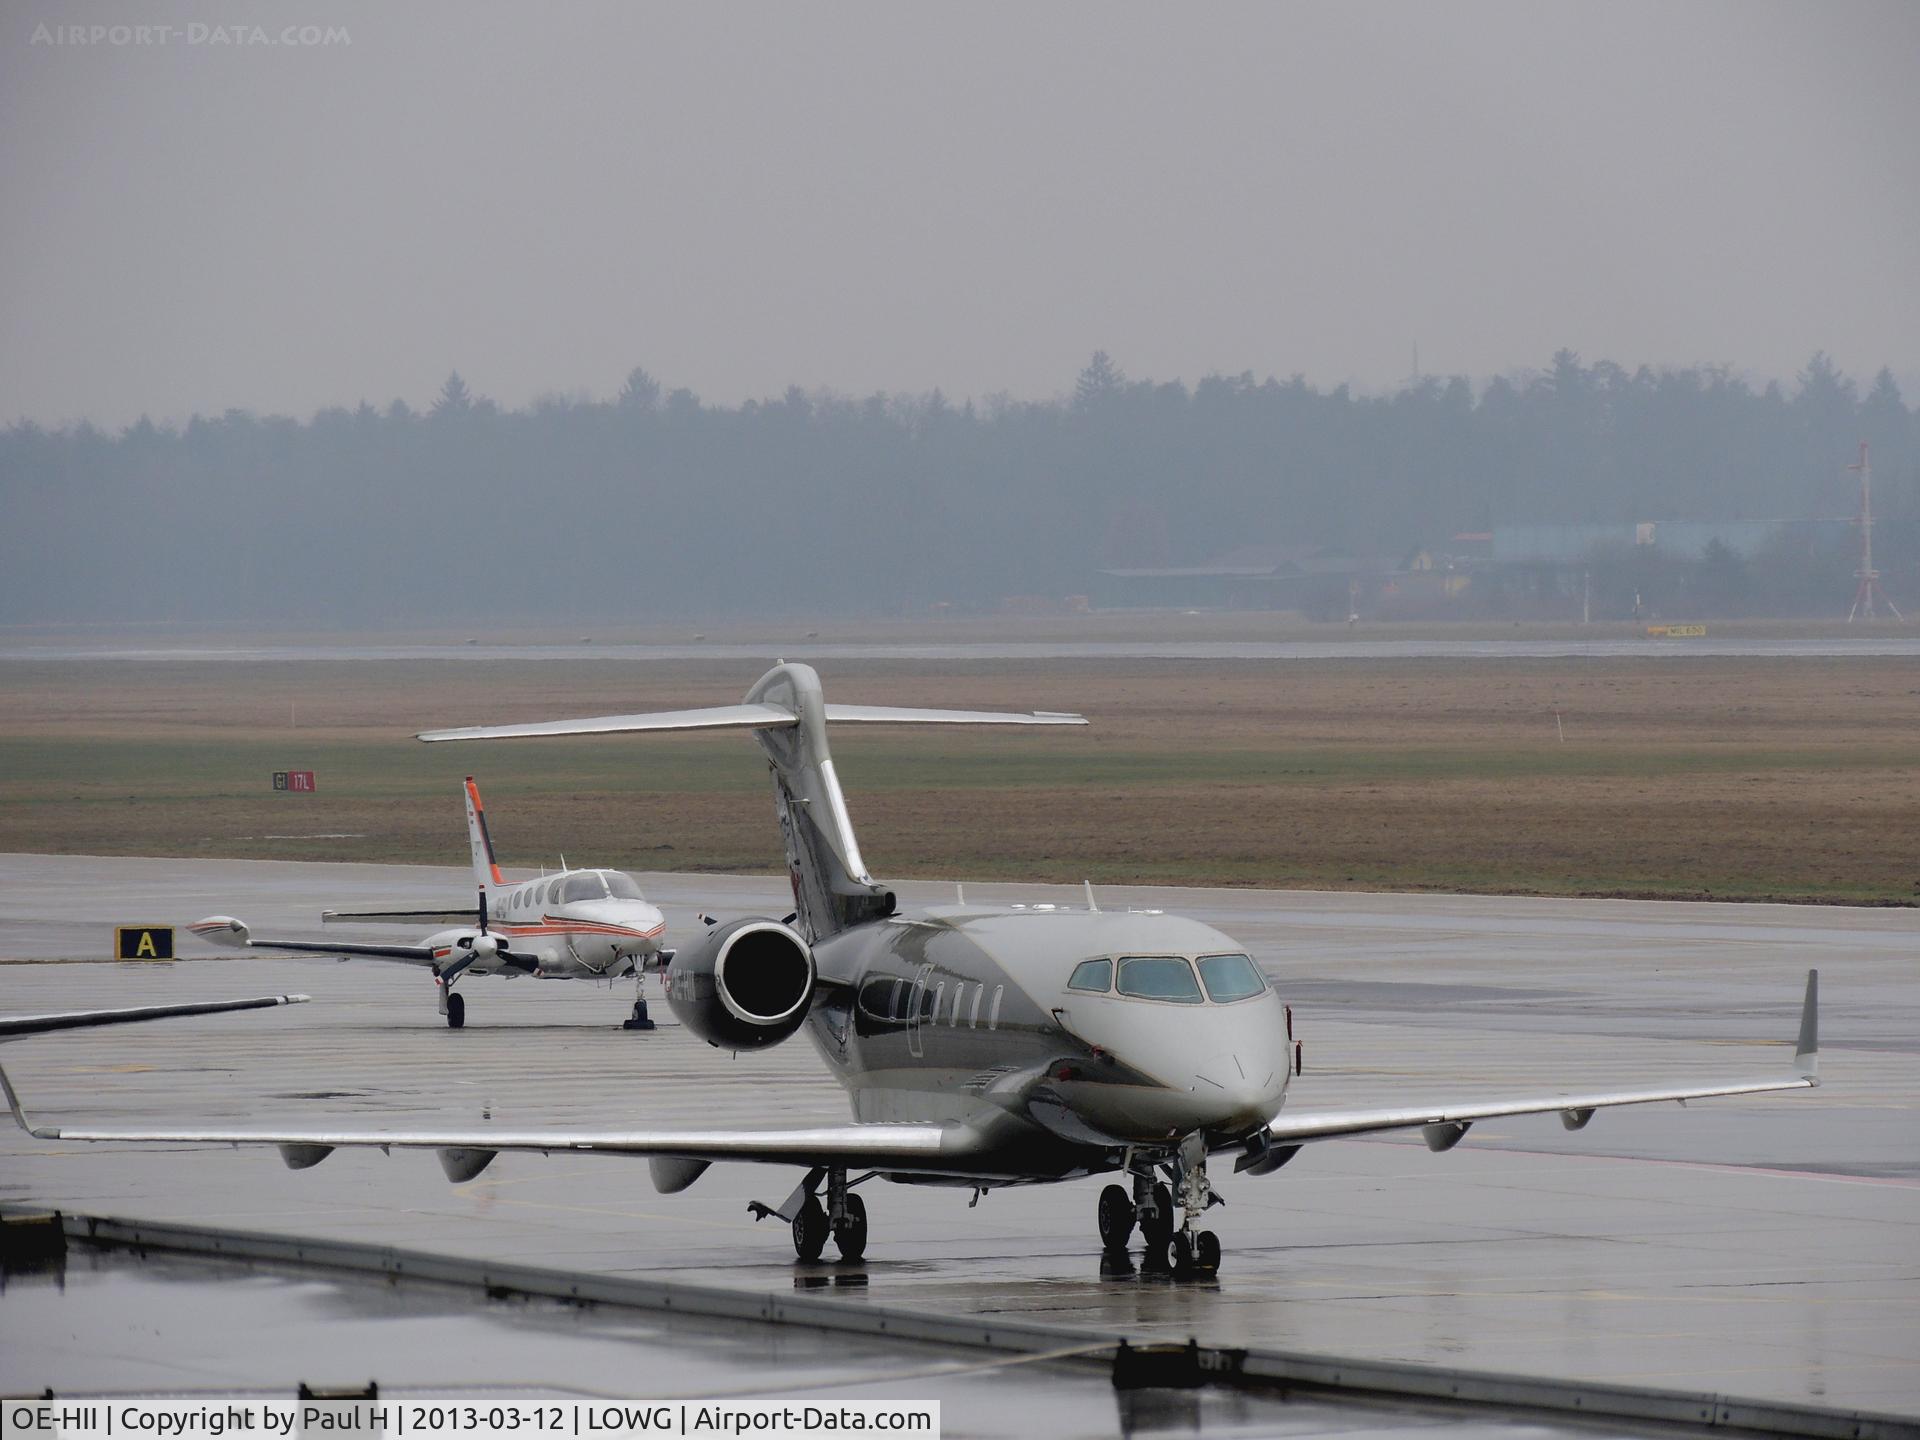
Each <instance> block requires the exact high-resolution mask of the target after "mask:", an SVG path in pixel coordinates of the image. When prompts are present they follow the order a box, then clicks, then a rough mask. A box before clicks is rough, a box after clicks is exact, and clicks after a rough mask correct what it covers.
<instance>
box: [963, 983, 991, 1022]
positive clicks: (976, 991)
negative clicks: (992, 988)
mask: <svg viewBox="0 0 1920 1440" xmlns="http://www.w3.org/2000/svg"><path fill="white" fill-rule="evenodd" d="M986 993H987V987H986V986H984V985H976V986H974V987H973V1009H972V1010H971V1011H970V1012H968V1015H967V1028H968V1029H969V1030H978V1029H979V1028H980V1000H981V997H983V996H984V995H985V994H986Z"/></svg>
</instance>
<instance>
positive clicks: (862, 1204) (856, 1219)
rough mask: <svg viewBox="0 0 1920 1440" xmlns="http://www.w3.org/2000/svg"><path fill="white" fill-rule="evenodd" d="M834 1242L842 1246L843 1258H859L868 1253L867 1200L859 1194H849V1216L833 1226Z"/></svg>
mask: <svg viewBox="0 0 1920 1440" xmlns="http://www.w3.org/2000/svg"><path fill="white" fill-rule="evenodd" d="M833 1243H834V1244H835V1245H837V1246H839V1247H840V1258H841V1259H842V1260H858V1259H859V1258H860V1257H861V1256H862V1255H864V1254H866V1253H867V1202H866V1201H864V1200H862V1199H861V1198H860V1197H859V1196H858V1195H849V1196H847V1218H846V1219H844V1220H842V1221H841V1222H840V1223H839V1224H838V1225H836V1226H834V1227H833Z"/></svg>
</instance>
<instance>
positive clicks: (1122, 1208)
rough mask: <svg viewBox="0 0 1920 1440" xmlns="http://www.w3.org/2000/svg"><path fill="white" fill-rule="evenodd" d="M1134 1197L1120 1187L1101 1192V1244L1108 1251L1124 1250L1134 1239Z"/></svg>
mask: <svg viewBox="0 0 1920 1440" xmlns="http://www.w3.org/2000/svg"><path fill="white" fill-rule="evenodd" d="M1133 1222H1134V1214H1133V1196H1131V1195H1129V1194H1128V1193H1127V1192H1126V1190H1125V1189H1124V1188H1123V1187H1121V1186H1119V1185H1109V1186H1107V1188H1106V1189H1104V1190H1102V1191H1101V1192H1100V1243H1101V1244H1102V1245H1103V1246H1105V1247H1106V1248H1107V1249H1108V1250H1124V1249H1126V1248H1127V1241H1129V1240H1131V1239H1132V1238H1133Z"/></svg>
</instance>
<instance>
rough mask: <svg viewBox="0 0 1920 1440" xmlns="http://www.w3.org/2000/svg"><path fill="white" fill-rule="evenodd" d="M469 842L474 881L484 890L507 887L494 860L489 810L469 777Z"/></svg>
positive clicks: (478, 788)
mask: <svg viewBox="0 0 1920 1440" xmlns="http://www.w3.org/2000/svg"><path fill="white" fill-rule="evenodd" d="M467 842H468V844H470V845H471V846H472V847H473V879H474V883H475V884H476V885H478V886H479V887H480V888H481V889H482V890H486V889H488V888H489V887H491V886H495V885H505V884H506V883H507V882H506V880H505V879H504V878H503V877H502V876H501V874H500V865H499V862H498V861H496V860H495V859H494V858H493V835H492V833H491V832H490V831H489V830H488V829H487V808H486V806H484V805H482V804H481V803H480V787H479V786H478V785H476V784H474V781H473V776H471V775H469V776H467Z"/></svg>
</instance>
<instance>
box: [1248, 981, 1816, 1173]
mask: <svg viewBox="0 0 1920 1440" xmlns="http://www.w3.org/2000/svg"><path fill="white" fill-rule="evenodd" d="M1819 1062H1820V972H1819V971H1818V970H1809V971H1808V972H1807V991H1806V998H1805V999H1804V1000H1803V1001H1802V1002H1801V1006H1800V1031H1799V1035H1798V1037H1797V1039H1796V1042H1795V1045H1794V1056H1793V1069H1792V1070H1791V1071H1790V1072H1789V1073H1787V1074H1785V1075H1772V1076H1753V1077H1746V1078H1737V1079H1725V1080H1710V1081H1705V1082H1703V1083H1700V1084H1695V1085H1676V1086H1654V1087H1648V1088H1646V1089H1632V1090H1602V1091H1594V1092H1590V1093H1587V1094H1579V1093H1575V1094H1560V1095H1547V1094H1533V1095H1516V1096H1491V1097H1481V1098H1478V1099H1469V1100H1461V1101H1446V1100H1440V1101H1433V1102H1427V1103H1423V1104H1413V1105H1400V1106H1392V1107H1382V1108H1379V1109H1351V1110H1301V1111H1287V1110H1283V1111H1282V1112H1281V1113H1280V1114H1279V1115H1277V1116H1275V1117H1274V1119H1273V1120H1272V1121H1271V1122H1270V1123H1269V1124H1268V1126H1267V1131H1266V1135H1265V1137H1264V1138H1265V1140H1266V1143H1267V1144H1268V1145H1269V1146H1296V1145H1303V1144H1306V1143H1308V1142H1309V1141H1313V1140H1339V1139H1343V1138H1347V1137H1350V1136H1355V1135H1373V1134H1378V1133H1380V1132H1382V1131H1387V1130H1416V1129H1417V1130H1423V1131H1424V1132H1425V1133H1426V1141H1427V1144H1428V1146H1429V1147H1430V1148H1432V1149H1434V1150H1450V1149H1452V1148H1453V1147H1454V1145H1456V1144H1458V1143H1459V1141H1460V1139H1461V1138H1462V1137H1463V1136H1464V1135H1465V1134H1466V1133H1467V1129H1468V1127H1469V1126H1471V1125H1472V1124H1473V1123H1474V1122H1475V1121H1476V1120H1493V1119H1499V1118H1502V1117H1506V1116H1511V1115H1547V1114H1551V1113H1554V1112H1556V1111H1557V1112H1558V1113H1559V1115H1560V1119H1561V1123H1562V1124H1564V1125H1565V1126H1566V1127H1567V1128H1568V1129H1569V1130H1578V1129H1580V1128H1582V1127H1583V1126H1584V1125H1585V1124H1586V1123H1587V1122H1588V1121H1589V1120H1591V1119H1592V1118H1593V1114H1594V1112H1595V1111H1596V1110H1607V1109H1612V1108H1614V1107H1615V1106H1620V1105H1652V1104H1657V1103H1659V1102H1661V1101H1686V1100H1712V1099H1718V1098H1720V1097H1722V1096H1727V1095H1763V1094H1767V1093H1769V1092H1772V1091H1778V1090H1811V1089H1814V1088H1815V1087H1817V1086H1818V1085H1819V1084H1820V1071H1819ZM1276 1168H1277V1167H1276Z"/></svg>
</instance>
